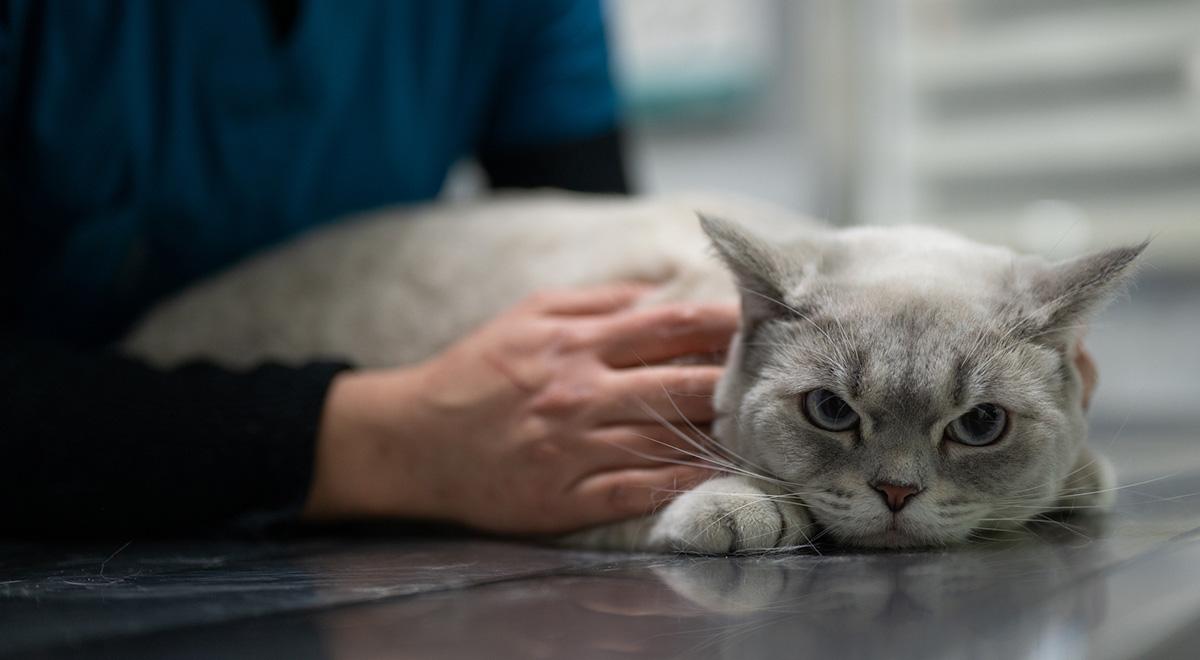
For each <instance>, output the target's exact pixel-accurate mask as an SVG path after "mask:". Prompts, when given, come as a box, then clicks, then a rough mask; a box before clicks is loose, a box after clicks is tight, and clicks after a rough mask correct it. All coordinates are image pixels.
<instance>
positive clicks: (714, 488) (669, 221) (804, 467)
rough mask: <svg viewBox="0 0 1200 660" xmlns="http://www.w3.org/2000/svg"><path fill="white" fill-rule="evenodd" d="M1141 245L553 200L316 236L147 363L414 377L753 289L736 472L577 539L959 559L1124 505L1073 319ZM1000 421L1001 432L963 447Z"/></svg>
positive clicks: (162, 343)
mask: <svg viewBox="0 0 1200 660" xmlns="http://www.w3.org/2000/svg"><path fill="white" fill-rule="evenodd" d="M697 210H699V211H701V212H704V213H709V214H715V215H720V216H723V217H730V218H736V219H737V220H739V221H740V222H745V223H748V224H750V225H752V226H755V227H756V233H757V235H758V236H769V237H770V241H769V242H768V241H763V240H761V239H759V238H756V235H755V234H751V233H746V232H745V231H744V230H742V229H740V228H738V227H737V226H734V225H731V224H729V223H725V222H721V221H716V220H708V221H706V222H705V226H704V230H705V231H706V232H707V233H708V234H709V238H708V239H706V237H705V236H704V232H702V231H701V228H700V223H698V222H697V220H696V214H695V212H696V211H697ZM397 216H399V217H397ZM709 239H711V242H712V243H713V244H714V245H715V246H716V248H717V251H718V252H719V253H720V255H721V257H722V258H723V260H724V262H725V264H724V265H722V264H721V263H719V261H718V260H717V259H714V258H712V256H711V254H710V251H709V250H708V249H706V247H707V245H708V243H709ZM1137 252H1138V250H1137V249H1132V248H1131V249H1128V250H1125V251H1120V250H1117V251H1112V252H1110V253H1104V254H1101V255H1097V256H1095V257H1092V258H1090V259H1081V260H1078V261H1077V262H1073V263H1067V264H1063V265H1057V266H1052V265H1050V264H1047V263H1046V262H1044V261H1043V260H1040V259H1036V258H1032V257H1021V256H1018V255H1015V254H1013V253H1012V252H1010V251H1008V250H1005V249H1002V248H996V247H989V246H983V245H979V244H976V243H972V242H970V241H967V240H964V239H961V238H959V237H956V236H954V235H951V234H948V233H945V232H941V231H938V230H933V229H928V228H920V227H894V228H861V229H851V230H840V231H839V230H832V229H828V228H824V227H821V226H820V225H818V224H816V223H812V222H806V221H802V220H801V219H798V218H794V217H792V216H790V215H789V214H787V213H784V212H781V211H779V210H777V209H773V208H771V207H767V206H764V205H760V204H754V203H750V202H746V201H740V200H730V199H699V200H698V199H687V200H684V199H677V200H619V199H604V198H582V197H571V196H558V195H535V196H529V197H516V198H509V199H502V200H498V201H491V202H485V203H482V204H474V205H460V206H449V207H440V208H428V209H416V210H410V211H406V212H398V213H391V214H382V215H379V216H378V217H367V218H365V219H363V220H358V221H351V222H347V223H343V224H342V225H341V226H338V227H334V228H332V229H328V230H324V231H321V232H317V233H315V234H313V235H310V236H307V237H303V238H301V239H300V240H298V241H296V242H295V243H293V244H291V245H289V246H285V247H283V248H281V249H279V250H276V251H274V252H271V253H268V254H265V255H263V256H261V257H258V258H256V259H253V260H250V261H249V262H247V263H245V264H243V265H241V266H239V267H236V268H234V269H232V270H231V271H230V272H227V273H225V274H223V275H221V276H219V277H216V278H214V279H213V280H211V281H208V282H205V283H202V284H200V285H199V286H197V287H194V288H193V289H192V290H190V291H188V292H185V293H184V294H182V295H181V296H179V297H178V298H176V299H174V300H173V301H170V302H168V303H167V304H165V305H163V306H161V307H160V308H159V309H158V310H155V311H154V312H152V313H151V315H149V316H148V318H147V319H146V320H145V321H144V322H143V323H142V324H141V325H140V326H139V327H138V328H137V329H136V330H135V331H134V332H133V333H132V334H131V335H130V337H129V338H128V339H127V342H126V344H125V348H126V350H127V351H129V352H130V353H132V354H135V355H139V356H141V357H144V358H146V359H148V360H150V361H152V362H154V363H156V364H160V365H173V364H177V363H179V362H182V361H185V360H188V359H192V358H197V357H205V358H209V359H214V360H216V361H218V362H220V363H223V364H225V365H228V366H231V367H246V366H249V365H252V364H255V363H257V362H261V361H263V360H279V361H284V362H293V363H295V362H304V361H308V360H311V359H313V358H318V357H340V358H347V359H350V360H351V361H354V362H356V363H358V364H361V365H364V366H366V365H398V364H407V363H413V362H416V361H419V360H421V359H423V358H426V357H428V356H430V355H432V354H434V353H435V352H437V351H438V350H440V349H441V348H443V347H444V346H446V345H447V344H448V343H450V342H452V341H453V340H455V339H457V338H459V337H460V336H462V335H463V334H465V333H466V332H467V331H468V330H470V329H471V328H473V327H474V326H476V325H478V324H479V323H481V322H482V321H484V320H486V319H487V318H489V317H490V316H492V315H494V314H495V313H497V312H499V311H501V310H502V309H504V308H506V307H508V306H509V305H511V304H512V303H514V302H516V301H517V300H519V299H520V298H522V297H523V296H525V295H527V294H528V293H531V292H533V291H536V290H539V289H544V288H561V287H567V286H578V285H587V284H598V283H604V282H613V281H621V280H630V279H637V280H648V281H654V282H659V283H661V284H662V287H661V289H660V290H659V292H658V293H657V294H656V296H654V297H653V300H682V299H693V300H701V299H730V300H733V299H736V297H737V293H738V292H737V289H736V288H735V287H734V286H733V284H734V280H736V282H737V284H738V286H739V287H740V288H741V290H742V295H741V298H742V306H743V324H742V331H741V332H740V333H739V336H738V337H737V338H735V340H734V342H733V345H732V347H731V352H730V357H729V362H728V364H729V368H728V369H727V371H726V376H725V377H724V379H723V380H722V383H721V385H720V387H719V388H718V392H717V401H716V408H717V411H718V413H719V417H718V421H717V424H716V425H715V427H714V435H715V436H716V438H717V439H718V441H719V442H720V448H719V449H716V450H702V449H697V450H696V451H697V452H702V451H708V452H710V453H708V454H707V455H705V456H704V458H706V459H709V460H714V461H719V462H721V463H723V464H724V465H725V466H726V467H727V468H728V470H730V471H731V473H730V474H729V475H727V476H723V477H721V478H717V479H713V480H711V481H709V482H707V483H705V484H703V485H701V486H700V487H698V488H696V489H694V490H693V491H691V492H689V493H686V494H684V495H683V496H681V497H680V498H678V499H676V500H675V501H673V502H672V503H671V504H670V505H668V506H667V507H665V508H664V509H663V510H662V511H660V512H659V513H658V514H655V515H654V516H651V517H649V518H646V519H642V520H638V521H632V522H630V523H625V524H620V525H613V526H609V527H604V528H599V529H595V530H589V531H585V532H583V533H581V534H578V535H576V536H574V537H572V542H574V543H579V544H584V545H590V546H596V547H623V548H631V549H651V550H671V549H676V550H690V551H699V552H726V551H744V550H763V549H771V548H778V547H790V546H795V545H803V544H805V543H807V542H808V541H809V540H810V537H811V536H812V535H813V534H815V533H818V532H817V530H819V529H820V530H824V531H825V532H826V533H828V534H829V535H830V536H831V537H832V538H833V539H834V540H836V541H839V542H842V543H848V544H854V545H864V546H888V547H903V546H919V545H930V544H943V543H948V542H954V541H960V540H964V539H966V538H968V537H969V536H971V535H972V534H974V533H976V532H978V531H979V530H990V529H997V528H999V529H1013V528H1016V527H1018V526H1019V525H1020V524H1021V522H1022V521H1025V520H1027V519H1029V518H1031V517H1033V516H1035V515H1037V514H1040V513H1043V512H1046V511H1051V510H1054V509H1059V508H1083V509H1087V508H1096V507H1103V506H1104V505H1105V504H1106V498H1107V491H1108V487H1109V486H1110V485H1111V483H1110V482H1111V479H1112V478H1111V474H1110V472H1109V470H1108V468H1107V467H1106V464H1105V463H1103V462H1102V461H1100V460H1097V459H1095V458H1094V457H1093V456H1092V455H1091V454H1090V453H1089V452H1088V451H1087V449H1086V447H1085V446H1084V444H1083V441H1084V437H1085V435H1086V428H1085V424H1084V420H1083V411H1082V405H1081V403H1080V396H1081V387H1080V383H1079V374H1078V372H1077V371H1076V370H1075V367H1074V366H1073V364H1072V360H1071V358H1072V355H1073V351H1074V350H1075V341H1076V338H1077V332H1076V331H1075V330H1073V329H1072V328H1073V327H1074V326H1076V325H1077V324H1078V323H1079V322H1080V320H1081V319H1082V317H1083V316H1085V315H1086V314H1087V313H1089V311H1091V310H1092V309H1094V308H1095V307H1096V306H1098V305H1099V304H1101V303H1102V302H1103V300H1104V299H1105V298H1106V297H1107V296H1109V295H1111V292H1112V291H1113V289H1114V288H1115V287H1116V286H1117V285H1118V284H1119V281H1120V279H1121V277H1122V275H1123V273H1124V271H1125V270H1126V269H1127V267H1128V266H1129V264H1130V263H1131V262H1132V260H1133V259H1134V258H1135V257H1136V255H1137ZM730 269H731V270H732V271H733V273H734V275H735V277H734V278H732V279H731V278H730V276H729V272H730ZM835 395H836V396H835ZM830 397H832V398H830ZM817 399H820V400H819V401H818V400H817ZM980 406H984V407H982V408H981V407H980ZM987 406H991V407H987ZM981 410H982V411H983V412H982V413H981V412H980V411H981ZM997 411H999V412H997ZM814 415H815V416H816V417H814ZM822 415H824V417H822ZM969 415H971V416H972V417H970V419H968V421H967V422H963V421H962V420H963V419H967V417H968V416H969ZM979 415H984V417H979ZM988 415H992V416H993V417H995V416H997V415H1003V418H1002V419H1001V420H1000V421H1002V422H1003V429H1000V426H999V425H997V424H996V423H995V422H996V419H992V418H991V417H988ZM851 417H853V419H851ZM814 420H817V421H814ZM981 420H982V421H981ZM847 422H849V423H852V426H847V427H846V428H841V427H842V426H843V425H844V424H846V423H847ZM818 423H822V424H826V425H827V426H829V428H825V427H823V426H818V425H817V424H818ZM981 424H983V425H984V426H986V425H987V424H991V425H992V426H990V427H988V428H990V429H992V430H993V431H994V430H995V429H1000V430H999V431H998V432H999V433H1000V434H1001V435H1000V437H999V438H998V439H995V440H992V441H990V442H989V443H988V444H986V445H982V446H969V445H967V444H964V443H963V442H959V441H955V440H953V439H952V438H951V435H954V434H958V435H955V436H954V437H959V436H962V435H963V434H974V433H976V432H978V431H979V430H980V429H981V428H984V426H980V425H981ZM830 425H832V426H830ZM834 426H836V427H837V428H838V429H840V430H831V429H832V428H833V427H834ZM952 427H953V428H952ZM985 430H987V429H985ZM989 432H991V431H989ZM981 437H983V436H978V435H970V436H969V439H970V440H971V442H974V441H975V440H978V439H980V438H981ZM897 507H898V508H897Z"/></svg>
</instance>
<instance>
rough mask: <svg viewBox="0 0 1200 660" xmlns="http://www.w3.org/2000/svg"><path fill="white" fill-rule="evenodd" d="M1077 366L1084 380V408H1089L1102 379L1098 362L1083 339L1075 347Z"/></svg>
mask: <svg viewBox="0 0 1200 660" xmlns="http://www.w3.org/2000/svg"><path fill="white" fill-rule="evenodd" d="M1075 367H1076V368H1077V369H1079V377H1080V379H1081V380H1082V381H1083V409H1084V410H1087V409H1088V406H1089V405H1091V402H1092V393H1093V392H1095V391H1096V383H1097V382H1098V381H1099V380H1100V374H1099V372H1098V371H1097V370H1096V362H1095V361H1094V360H1092V354H1091V353H1089V352H1088V350H1087V347H1085V346H1084V345H1083V341H1080V342H1079V344H1078V345H1076V347H1075Z"/></svg>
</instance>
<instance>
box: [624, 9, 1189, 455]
mask: <svg viewBox="0 0 1200 660" xmlns="http://www.w3.org/2000/svg"><path fill="white" fill-rule="evenodd" d="M607 10H608V19H609V23H610V30H611V38H612V39H613V46H614V60H615V63H616V66H617V73H618V78H619V81H620V83H619V84H620V85H621V88H622V93H623V96H624V99H625V103H626V115H627V117H628V118H629V121H630V125H631V129H632V130H631V138H632V139H631V140H630V148H631V154H632V163H631V165H632V169H633V174H634V181H635V185H636V187H637V189H638V190H640V191H642V192H662V191H671V190H681V189H713V190H726V191H734V192H738V193H745V194H752V195H755V196H758V197H762V198H765V199H768V200H771V201H774V202H777V203H780V204H783V205H785V206H788V207H791V208H794V209H797V210H800V211H803V212H806V213H809V214H811V215H814V216H818V217H822V218H826V219H829V220H831V221H832V222H835V223H839V224H846V223H861V222H866V223H902V222H914V221H915V222H928V223H934V224H938V225H942V226H947V227H951V228H954V229H956V230H959V231H961V232H963V233H965V234H967V235H970V236H972V237H975V238H978V239H982V240H986V241H992V242H998V243H1004V244H1008V245H1011V246H1014V247H1016V248H1018V249H1020V250H1023V251H1030V252H1037V253H1042V254H1045V255H1048V256H1052V257H1062V256H1067V255H1074V254H1078V253H1079V252H1081V251H1083V250H1087V249H1092V248H1098V247H1103V246H1110V245H1114V244H1117V243H1122V242H1137V241H1141V240H1143V239H1144V238H1146V237H1148V236H1152V237H1153V238H1154V242H1153V243H1152V245H1151V248H1150V251H1149V253H1148V259H1147V267H1146V268H1144V269H1143V270H1142V272H1141V274H1140V276H1139V278H1138V284H1137V285H1136V286H1135V287H1134V288H1133V289H1132V290H1131V292H1130V295H1129V296H1128V297H1127V298H1126V299H1124V300H1122V301H1120V302H1119V303H1117V304H1116V305H1114V306H1113V307H1112V308H1111V309H1109V310H1108V311H1107V312H1106V313H1105V314H1104V315H1103V316H1101V317H1100V318H1099V319H1098V320H1097V322H1096V323H1095V325H1094V327H1093V328H1092V329H1091V332H1090V334H1089V336H1090V338H1091V339H1090V341H1089V343H1090V345H1091V346H1092V349H1093V351H1094V352H1095V353H1096V357H1097V360H1098V361H1099V363H1100V368H1101V387H1100V391H1099V393H1098V397H1097V401H1096V404H1095V406H1094V410H1093V423H1094V425H1095V426H1096V427H1098V429H1097V430H1098V433H1100V434H1111V435H1112V436H1113V437H1116V436H1117V435H1120V432H1121V429H1122V428H1123V427H1124V426H1125V425H1126V424H1127V423H1130V422H1134V423H1137V424H1138V425H1145V424H1163V425H1169V426H1178V425H1188V424H1194V422H1195V421H1196V420H1197V417H1198V413H1197V407H1198V406H1200V377H1198V374H1200V350H1197V348H1196V345H1197V341H1198V338H1200V286H1198V285H1200V0H608V5H607Z"/></svg>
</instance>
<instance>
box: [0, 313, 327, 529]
mask: <svg viewBox="0 0 1200 660" xmlns="http://www.w3.org/2000/svg"><path fill="white" fill-rule="evenodd" d="M0 341H2V342H3V344H2V347H3V348H2V349H0V382H3V383H4V390H5V392H4V396H3V397H0V420H2V421H0V423H2V425H3V426H2V428H3V430H2V431H0V456H2V457H3V460H2V461H0V521H2V523H0V530H2V531H0V535H3V536H14V535H56V536H57V535H63V534H67V535H89V534H117V533H124V534H129V533H153V532H162V531H169V530H178V529H183V528H186V529H196V528H197V527H202V526H205V525H216V524H221V523H223V522H228V521H231V520H233V519H234V518H236V517H238V516H241V515H244V514H248V513H257V512H261V513H280V512H287V511H289V510H291V511H295V510H298V508H299V507H300V506H301V505H302V503H303V501H304V497H305V496H306V494H307V491H308V488H309V484H310V481H311V477H312V466H313V457H314V451H315V439H316V435H317V428H318V425H319V423H320V415H321V411H322V406H323V401H324V398H325V394H326V390H327V389H328V387H329V383H330V381H331V380H332V378H333V376H334V375H335V374H336V373H337V372H338V371H339V370H340V369H342V368H344V367H343V366H342V365H335V364H313V365H309V366H306V367H302V368H296V369H293V368H286V367H282V366H273V365H272V366H263V367H260V368H258V369H256V370H254V371H252V372H249V373H234V372H229V371H226V370H223V369H220V368H217V367H215V366H211V365H203V364H196V365H191V366H187V367H183V368H179V369H176V370H173V371H158V370H155V369H152V368H150V367H148V366H146V365H143V364H142V363H140V362H137V361H134V360H131V359H128V358H124V357H121V356H118V355H116V354H114V353H111V352H82V351H75V350H70V349H66V348H63V347H60V346H57V345H54V344H49V343H45V342H42V341H38V340H35V339H31V338H28V337H25V336H21V335H15V334H11V333H6V334H0Z"/></svg>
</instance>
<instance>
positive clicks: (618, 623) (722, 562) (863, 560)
mask: <svg viewBox="0 0 1200 660" xmlns="http://www.w3.org/2000/svg"><path fill="white" fill-rule="evenodd" d="M1109 436H1111V437H1112V438H1118V439H1117V440H1110V439H1109ZM1093 437H1094V441H1095V443H1096V444H1097V445H1099V446H1100V447H1101V448H1102V450H1104V451H1106V453H1108V454H1109V455H1110V456H1113V457H1114V458H1115V460H1116V462H1117V464H1118V470H1119V472H1120V474H1121V480H1122V483H1123V487H1122V489H1121V491H1120V498H1119V501H1118V505H1117V508H1116V510H1115V512H1114V513H1113V514H1112V515H1110V516H1107V517H1103V518H1099V519H1075V520H1068V521H1060V522H1056V523H1044V524H1041V525H1037V526H1036V529H1035V533H1033V534H1031V535H1030V536H1029V538H1027V539H1024V540H1020V541H1013V542H1005V543H990V544H978V545H971V546H966V547H963V548H958V549H953V550H945V551H933V552H910V553H886V552H878V553H863V552H845V551H835V550H832V549H830V550H827V551H825V552H824V554H815V553H814V554H807V555H789V556H775V557H759V558H749V557H742V558H697V557H661V556H646V555H621V554H607V553H589V552H574V551H563V550H557V549H552V548H543V547H536V546H530V545H522V544H517V543H505V542H498V541H488V540H479V539H470V538H454V537H447V536H440V537H439V536H430V535H414V534H412V533H408V534H386V535H381V534H378V533H375V534H369V535H362V534H360V535H356V536H338V537H331V536H324V537H303V538H291V539H274V540H268V541H263V540H255V541H250V540H211V539H208V540H191V541H184V540H173V541H166V540H160V541H149V540H138V539H134V540H132V541H129V542H128V543H126V542H123V541H118V542H112V543H106V544H96V545H92V546H80V545H73V546H66V545H44V544H16V543H7V544H0V657H30V658H149V657H171V658H174V657H183V658H242V657H245V658H251V657H253V658H280V659H283V658H331V659H342V658H489V659H500V658H572V659H575V658H731V659H734V658H736V659H741V658H781V657H787V658H791V657H813V658H846V657H886V658H1147V657H1181V658H1183V657H1200V438H1197V437H1196V435H1195V434H1189V433H1187V432H1180V431H1174V430H1157V431H1155V430H1153V429H1142V430H1139V429H1136V428H1124V429H1119V430H1118V429H1110V430H1108V431H1104V430H1099V431H1098V432H1097V433H1095V434H1094V435H1093Z"/></svg>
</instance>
